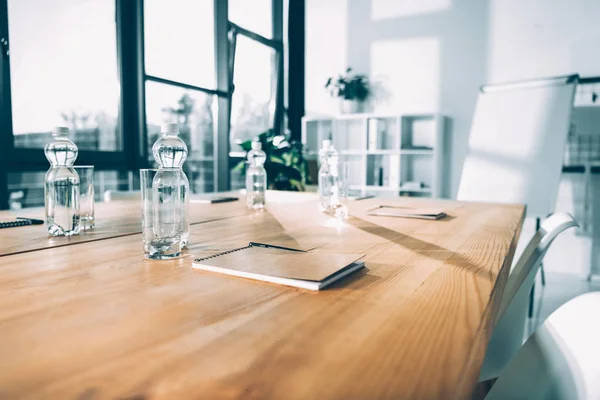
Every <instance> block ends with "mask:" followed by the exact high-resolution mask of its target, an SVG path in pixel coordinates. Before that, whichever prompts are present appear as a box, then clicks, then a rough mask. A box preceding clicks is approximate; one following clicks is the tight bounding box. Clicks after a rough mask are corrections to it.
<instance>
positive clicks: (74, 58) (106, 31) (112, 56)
mask: <svg viewBox="0 0 600 400" xmlns="http://www.w3.org/2000/svg"><path fill="white" fill-rule="evenodd" d="M8 19H9V21H10V24H9V36H10V41H11V46H10V49H11V52H10V74H11V93H12V123H13V133H14V147H16V148H43V147H44V145H45V144H46V142H47V141H48V140H49V138H50V132H51V131H52V128H53V127H55V126H58V125H63V126H67V127H69V128H70V129H71V135H72V136H71V138H72V139H73V140H74V141H75V143H76V144H77V146H78V147H79V149H80V150H101V151H115V150H118V149H120V148H121V140H120V134H119V129H118V109H119V80H118V75H117V50H116V43H117V42H116V25H115V1H114V0H86V1H81V0H60V1H38V0H8Z"/></svg>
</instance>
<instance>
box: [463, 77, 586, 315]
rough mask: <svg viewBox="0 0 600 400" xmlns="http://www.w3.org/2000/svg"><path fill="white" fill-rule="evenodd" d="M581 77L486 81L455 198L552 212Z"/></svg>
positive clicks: (533, 214)
mask: <svg viewBox="0 0 600 400" xmlns="http://www.w3.org/2000/svg"><path fill="white" fill-rule="evenodd" d="M578 79H579V76H578V75H569V76H558V77H551V78H544V79H534V80H528V81H521V82H512V83H504V84H497V85H485V86H482V87H481V91H480V93H479V96H478V98H477V106H476V108H475V113H474V116H473V123H472V126H471V132H470V136H469V146H468V151H467V155H466V157H465V162H464V165H463V170H462V175H461V179H460V185H459V188H458V194H457V196H456V197H457V199H458V200H461V201H490V202H498V203H522V204H526V205H527V217H528V218H536V219H537V221H538V222H539V220H540V218H545V217H546V216H547V215H549V214H551V213H552V212H554V206H555V204H556V198H557V195H558V187H559V183H560V177H561V171H562V164H563V158H564V153H565V146H566V142H567V136H568V132H569V127H570V124H571V111H572V109H573V98H574V93H575V87H576V86H577V81H578ZM541 272H542V284H545V276H544V270H543V266H542V269H541ZM531 300H532V301H531V305H530V315H531V314H532V313H533V291H532V293H531Z"/></svg>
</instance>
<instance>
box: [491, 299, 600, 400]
mask: <svg viewBox="0 0 600 400" xmlns="http://www.w3.org/2000/svg"><path fill="white" fill-rule="evenodd" d="M599 310H600V292H592V293H587V294H584V295H581V296H579V297H576V298H575V299H573V300H571V301H569V302H567V303H565V304H564V305H563V306H561V307H560V308H559V309H558V310H556V311H555V312H554V313H552V315H551V316H550V317H549V318H548V319H547V320H546V322H545V323H544V324H543V325H542V326H541V327H540V328H539V329H538V330H536V332H535V333H534V334H533V335H532V336H531V337H530V338H529V339H528V340H527V342H525V344H524V345H523V346H522V348H521V349H520V350H519V352H518V353H517V355H516V356H515V357H514V358H513V360H511V362H510V363H509V364H508V366H507V367H506V368H505V370H504V371H503V372H502V374H501V375H500V377H499V378H498V380H497V381H496V382H495V383H494V386H493V387H492V390H490V392H489V393H488V395H487V396H486V400H498V399H515V400H519V399H527V400H550V399H552V400H584V399H586V400H587V399H600V345H598V340H599V338H600V323H599V322H598V320H599V318H598V315H599V314H600V313H599Z"/></svg>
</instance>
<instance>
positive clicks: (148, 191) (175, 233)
mask: <svg viewBox="0 0 600 400" xmlns="http://www.w3.org/2000/svg"><path fill="white" fill-rule="evenodd" d="M157 172H158V170H157V169H141V170H140V189H141V192H142V241H143V244H144V256H145V257H146V258H148V259H151V260H168V259H171V258H176V257H179V256H180V255H181V232H180V230H179V229H176V228H175V227H173V226H172V224H168V225H167V224H163V223H162V222H161V221H163V220H164V218H162V217H164V216H165V215H162V214H161V213H163V214H168V213H170V212H172V211H173V210H174V208H173V206H172V205H169V204H166V203H161V202H160V196H158V195H157V194H156V193H154V191H153V190H152V182H153V181H154V177H155V176H156V173H157Z"/></svg>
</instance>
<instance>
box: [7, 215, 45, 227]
mask: <svg viewBox="0 0 600 400" xmlns="http://www.w3.org/2000/svg"><path fill="white" fill-rule="evenodd" d="M42 224H44V221H43V220H41V219H34V218H24V217H16V218H15V220H14V221H8V222H3V221H0V228H13V227H17V226H27V225H42Z"/></svg>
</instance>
